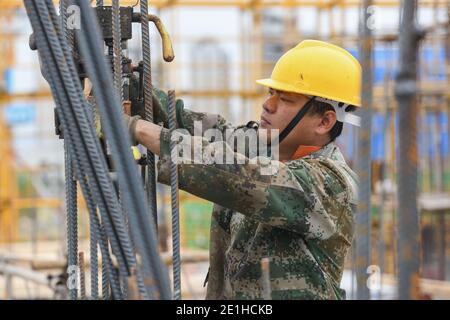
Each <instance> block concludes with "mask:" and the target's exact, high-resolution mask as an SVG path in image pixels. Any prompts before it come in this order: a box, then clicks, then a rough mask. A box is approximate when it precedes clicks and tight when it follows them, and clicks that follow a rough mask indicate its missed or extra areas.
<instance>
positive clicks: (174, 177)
mask: <svg viewBox="0 0 450 320" xmlns="http://www.w3.org/2000/svg"><path fill="white" fill-rule="evenodd" d="M168 98H169V130H170V133H171V134H172V133H173V132H174V131H175V129H176V128H177V123H176V113H175V112H176V111H175V91H174V90H169V92H168ZM174 152H176V143H175V141H173V139H171V140H170V154H171V155H172V154H173V153H174ZM170 197H171V205H172V256H173V298H174V300H181V256H180V213H179V197H178V166H177V164H176V163H175V162H174V161H170Z"/></svg>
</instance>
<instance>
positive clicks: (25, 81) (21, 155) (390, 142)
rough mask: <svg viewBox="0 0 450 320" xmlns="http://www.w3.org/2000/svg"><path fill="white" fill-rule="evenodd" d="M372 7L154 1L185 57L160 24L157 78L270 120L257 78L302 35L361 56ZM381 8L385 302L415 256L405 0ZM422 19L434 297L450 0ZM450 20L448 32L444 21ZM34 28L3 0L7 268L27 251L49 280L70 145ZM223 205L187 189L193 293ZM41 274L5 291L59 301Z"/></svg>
mask: <svg viewBox="0 0 450 320" xmlns="http://www.w3.org/2000/svg"><path fill="white" fill-rule="evenodd" d="M135 3H136V1H134V0H132V1H121V5H134V4H135ZM360 5H361V3H360V1H350V0H342V1H331V0H330V1H325V0H324V1H300V0H288V1H279V2H273V1H272V2H268V1H264V0H261V1H251V2H249V1H240V0H236V1H231V0H230V1H227V0H222V1H211V2H208V1H190V0H179V1H177V0H175V1H171V2H164V1H152V3H151V8H152V9H153V10H151V11H152V12H153V13H156V14H158V16H160V17H161V19H162V20H163V21H164V23H165V25H166V28H167V29H168V31H169V32H170V34H171V37H172V41H173V46H174V50H175V54H176V58H175V60H174V61H173V62H172V63H165V62H163V60H162V58H161V47H160V46H161V45H160V41H156V36H155V32H153V33H152V35H151V40H152V61H153V70H152V71H153V79H154V84H155V85H156V86H158V87H159V88H161V89H165V90H167V89H172V88H174V89H175V90H176V92H177V96H178V97H179V98H182V99H184V101H185V106H186V107H187V108H190V109H193V110H196V111H207V112H212V113H218V114H221V115H223V116H224V117H225V118H226V119H227V120H229V121H230V122H232V123H235V124H242V123H246V122H247V121H249V120H255V119H259V113H260V108H261V105H262V101H263V99H264V97H265V95H266V91H265V90H264V89H263V88H260V87H258V86H257V85H256V84H255V82H254V80H255V79H259V78H263V77H266V76H269V75H270V72H271V70H272V68H273V65H274V63H275V62H276V61H277V59H278V58H279V57H280V56H281V55H282V54H283V53H284V52H285V51H286V50H288V49H290V48H292V47H293V46H295V45H296V44H297V43H298V42H300V41H301V40H302V39H307V38H313V39H321V40H326V41H330V42H332V43H335V44H338V45H341V46H343V47H345V48H346V49H348V50H349V51H350V52H351V53H352V54H354V55H355V56H356V57H357V58H360V54H359V52H358V45H359V42H358V30H359V8H360ZM372 10H373V16H372V17H373V26H372V28H373V29H372V32H373V37H374V39H373V41H374V47H373V50H374V51H373V56H374V61H373V65H374V70H373V72H374V73H373V74H374V86H373V113H372V132H371V159H372V164H371V169H372V170H371V177H372V180H371V181H372V182H371V191H372V196H371V199H372V208H371V224H372V229H371V233H372V234H371V240H372V242H371V243H372V246H371V258H372V263H371V264H372V265H373V266H376V267H377V268H378V269H377V268H375V269H373V270H375V271H368V272H374V274H375V273H377V272H380V273H381V274H382V277H380V280H379V283H378V282H377V281H378V278H376V279H377V280H376V281H375V282H374V286H373V288H372V290H371V294H372V298H373V299H389V298H393V297H395V289H394V288H395V278H396V273H397V270H398V266H399V265H401V263H402V261H398V260H397V259H396V249H395V243H396V242H395V239H396V232H397V231H396V227H395V221H396V214H397V213H396V163H395V161H396V159H397V154H398V152H399V147H398V140H397V137H396V132H398V128H397V127H398V119H397V118H398V116H397V113H396V108H397V105H396V101H395V96H394V80H395V76H396V74H397V71H398V60H399V57H398V54H399V47H398V42H397V40H398V25H399V1H387V0H385V1H373V7H372ZM418 18H419V23H420V25H421V26H423V27H426V28H431V29H433V28H435V31H431V32H428V33H427V35H426V38H425V39H424V40H423V41H422V42H421V46H420V51H419V52H420V53H419V78H418V80H419V91H418V95H419V98H418V102H419V110H420V113H419V115H418V130H419V135H418V141H417V146H418V154H419V195H420V196H419V199H418V206H419V210H420V235H417V236H420V239H421V254H420V257H421V288H422V292H423V294H424V297H427V298H432V299H438V298H443V299H450V262H449V257H450V246H449V232H448V229H449V214H450V139H449V130H450V127H449V119H450V103H449V102H450V100H449V98H450V95H449V89H450V26H448V21H449V18H450V1H432V0H430V1H419V11H418ZM443 23H447V27H446V28H438V27H437V26H438V25H442V24H443ZM31 31H32V30H31V27H30V25H29V22H28V19H27V16H26V13H25V10H24V8H23V6H22V2H21V1H16V0H10V1H8V0H3V1H0V57H1V59H0V264H2V263H3V262H6V261H14V262H16V263H17V265H18V266H20V267H23V268H24V269H26V270H33V271H37V272H38V273H36V275H37V274H42V275H43V278H42V279H45V275H47V274H58V273H61V272H63V270H64V266H65V265H64V263H65V262H62V261H65V255H66V248H65V228H64V224H65V208H64V171H63V170H64V148H63V143H62V140H59V139H58V137H57V136H56V135H55V132H54V131H55V125H54V119H53V117H54V114H53V107H54V102H53V101H52V98H51V94H50V91H49V88H48V85H47V83H46V82H45V80H44V79H43V78H42V76H41V73H40V70H39V62H38V59H37V53H36V52H33V51H31V50H30V49H29V46H28V37H29V35H30V34H31ZM140 35H141V32H140V29H139V26H138V27H136V28H135V30H133V40H132V41H130V47H129V55H130V57H131V58H134V59H141V57H140V56H139V50H138V47H139V43H140ZM153 40H154V41H153ZM355 130H357V129H354V128H352V127H351V126H349V127H348V128H345V129H344V133H343V135H342V136H341V137H339V138H338V140H337V143H338V145H339V146H340V147H341V149H342V151H343V153H344V155H345V156H346V159H347V161H348V162H349V163H350V164H353V162H354V161H355V157H356V151H355V150H356V149H355V148H356V141H355V140H356V139H355V138H356V134H355ZM158 188H159V190H158V205H159V206H158V208H159V210H160V213H159V214H160V216H161V217H165V220H166V226H167V227H168V226H170V223H169V219H170V191H169V189H168V188H166V187H164V186H158ZM79 194H80V193H79ZM79 207H80V214H79V217H80V218H79V234H80V238H81V239H86V238H87V236H88V232H89V227H88V213H87V210H86V208H85V205H84V203H83V199H82V198H81V196H80V199H79ZM211 207H212V204H211V203H208V202H206V201H204V200H201V199H199V198H196V197H194V196H191V195H188V194H186V193H181V199H180V213H181V247H182V254H184V255H186V256H187V257H189V258H188V260H189V262H186V263H184V264H183V268H182V277H183V279H184V282H183V296H184V297H185V298H189V297H191V298H194V299H202V298H204V290H205V289H204V288H203V280H204V277H205V276H206V272H207V269H208V256H207V250H208V239H209V223H210V210H211ZM163 219H164V218H163ZM163 221H164V220H163ZM163 225H164V223H163V222H161V224H160V228H162V227H164V226H163ZM165 236H167V237H165ZM170 243H171V241H170V230H169V232H168V234H165V233H164V232H162V233H160V246H161V248H162V250H163V251H165V252H167V253H169V252H170V249H171V248H170ZM83 248H84V249H83ZM80 250H81V251H83V250H84V251H85V252H89V250H88V246H87V243H85V242H83V241H81V243H80ZM357 258H358V257H357V256H356V254H355V252H352V253H351V254H349V257H348V261H347V270H346V272H345V274H344V279H343V283H342V286H343V288H345V289H346V290H348V291H347V292H348V293H347V297H348V298H350V299H353V298H355V295H354V292H355V280H354V269H355V261H356V259H357ZM86 260H88V259H86ZM166 260H167V261H168V263H169V262H170V261H169V260H170V258H169V255H167V259H166ZM42 279H35V280H36V281H34V282H33V281H28V280H27V281H25V280H23V279H20V278H18V277H7V276H5V275H2V271H1V270H0V297H1V298H31V299H34V298H51V297H52V291H51V290H49V289H48V288H46V286H45V285H43V284H42V283H45V280H42ZM372 280H373V279H372ZM39 281H41V282H39Z"/></svg>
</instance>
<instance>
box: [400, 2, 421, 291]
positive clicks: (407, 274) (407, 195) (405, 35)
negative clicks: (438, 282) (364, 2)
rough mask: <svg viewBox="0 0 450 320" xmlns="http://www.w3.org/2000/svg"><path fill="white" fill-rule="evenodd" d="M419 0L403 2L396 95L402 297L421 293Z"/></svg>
mask: <svg viewBox="0 0 450 320" xmlns="http://www.w3.org/2000/svg"><path fill="white" fill-rule="evenodd" d="M416 13H417V0H407V1H403V2H402V9H401V18H400V31H399V47H400V51H399V52H400V54H399V66H400V68H399V73H398V74H397V77H396V85H395V96H396V99H397V103H398V115H399V119H398V120H399V122H398V128H399V133H398V134H399V140H398V143H399V152H398V163H397V168H398V176H397V194H398V224H397V228H398V240H397V254H398V298H399V299H402V300H405V299H417V298H418V297H419V234H420V229H419V214H418V209H417V161H418V160H417V159H418V158H417V114H418V112H417V111H418V108H417V103H416V92H417V83H416V82H417V55H418V45H419V32H418V28H417V25H416V23H417V21H416Z"/></svg>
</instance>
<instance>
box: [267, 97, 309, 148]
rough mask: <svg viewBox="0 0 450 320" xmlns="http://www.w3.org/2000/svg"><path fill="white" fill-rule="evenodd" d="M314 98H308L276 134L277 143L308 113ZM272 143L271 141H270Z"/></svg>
mask: <svg viewBox="0 0 450 320" xmlns="http://www.w3.org/2000/svg"><path fill="white" fill-rule="evenodd" d="M315 99H316V97H312V98H311V99H309V100H308V102H306V103H305V105H304V106H303V108H301V109H300V110H299V111H298V112H297V114H296V115H295V117H294V118H293V119H292V120H291V122H289V124H288V125H287V127H286V128H284V130H283V131H281V133H280V134H279V135H278V144H280V143H281V141H283V140H284V139H285V138H286V137H287V136H288V135H289V133H291V131H292V130H293V129H294V128H295V126H296V125H297V124H298V123H299V122H300V121H301V120H302V119H303V117H304V116H305V115H306V114H307V113H308V111H309V110H310V109H311V107H312V105H313V101H314V100H315ZM272 143H273V141H272Z"/></svg>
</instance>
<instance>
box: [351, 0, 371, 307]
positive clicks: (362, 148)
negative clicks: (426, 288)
mask: <svg viewBox="0 0 450 320" xmlns="http://www.w3.org/2000/svg"><path fill="white" fill-rule="evenodd" d="M371 4H372V1H371V0H364V1H363V5H362V10H363V13H362V16H363V19H362V25H361V26H360V38H361V48H360V53H361V64H362V69H363V72H362V92H361V98H362V100H361V103H362V108H361V129H360V130H359V139H358V160H357V162H356V168H357V170H356V171H357V173H358V176H359V204H358V212H357V214H356V230H355V231H356V232H355V237H356V298H357V299H362V300H368V299H370V292H369V288H368V287H367V284H366V282H367V267H368V266H369V265H370V263H371V255H370V249H371V248H370V229H371V225H370V224H371V219H370V209H371V204H370V195H371V188H370V187H371V161H370V160H371V159H370V154H371V141H370V133H371V121H372V31H371V29H370V27H371V26H370V25H369V21H370V19H371V15H370V8H369V7H370V6H371Z"/></svg>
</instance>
